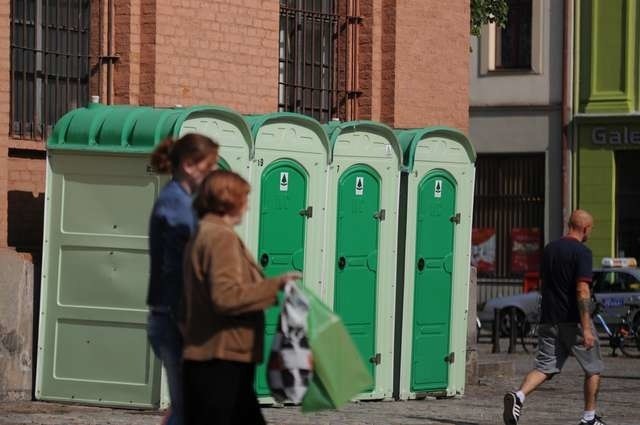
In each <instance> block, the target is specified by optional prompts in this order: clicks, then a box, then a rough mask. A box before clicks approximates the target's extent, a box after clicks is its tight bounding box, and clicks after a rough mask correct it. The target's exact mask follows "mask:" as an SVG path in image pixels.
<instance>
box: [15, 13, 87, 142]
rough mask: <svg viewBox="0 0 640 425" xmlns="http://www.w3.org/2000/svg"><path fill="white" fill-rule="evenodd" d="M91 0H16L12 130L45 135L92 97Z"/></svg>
mask: <svg viewBox="0 0 640 425" xmlns="http://www.w3.org/2000/svg"><path fill="white" fill-rule="evenodd" d="M90 6H91V1H90V0H12V1H11V18H10V20H11V128H10V134H11V135H12V136H14V137H18V138H23V139H33V140H38V139H44V138H45V137H47V135H48V134H49V133H50V131H51V129H52V127H53V125H55V123H56V121H57V120H58V119H59V118H60V117H61V116H62V115H63V114H64V113H65V112H67V111H68V110H69V109H73V108H75V107H77V106H81V105H84V104H86V103H87V102H88V100H89V77H90V69H89V68H90V66H89V60H90V58H89V41H90V35H89V32H90V31H89V29H90V16H91V11H90Z"/></svg>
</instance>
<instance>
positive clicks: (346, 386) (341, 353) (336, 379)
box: [302, 290, 373, 412]
mask: <svg viewBox="0 0 640 425" xmlns="http://www.w3.org/2000/svg"><path fill="white" fill-rule="evenodd" d="M303 291H304V294H305V295H306V297H307V299H308V300H309V316H308V329H309V330H308V336H309V345H310V346H311V352H312V353H313V379H312V381H311V383H310V385H309V389H308V390H307V393H306V395H305V397H304V399H303V400H302V411H303V412H313V411H317V410H324V409H336V408H338V407H340V406H342V405H343V404H345V403H347V402H348V401H349V400H351V399H352V398H353V397H354V396H356V395H357V394H359V393H360V392H362V391H363V390H365V389H366V388H368V387H370V386H371V385H372V383H373V379H372V378H371V375H370V374H369V371H367V369H366V367H365V365H364V364H363V363H362V357H361V356H360V353H358V349H357V348H356V346H355V344H354V343H353V341H352V339H351V336H350V335H349V333H348V332H347V329H346V328H345V327H344V325H343V323H342V320H341V319H340V317H339V316H338V315H336V314H335V313H333V312H332V311H331V310H329V309H328V308H327V307H326V306H325V305H324V304H323V303H322V301H320V300H319V299H318V298H317V297H316V296H314V295H313V294H312V293H310V292H309V291H307V290H303Z"/></svg>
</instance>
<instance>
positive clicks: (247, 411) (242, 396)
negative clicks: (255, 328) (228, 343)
mask: <svg viewBox="0 0 640 425" xmlns="http://www.w3.org/2000/svg"><path fill="white" fill-rule="evenodd" d="M255 371H256V365H255V364H254V363H240V362H233V361H228V360H218V359H213V360H208V361H203V362H198V361H192V360H185V361H184V364H183V380H184V381H183V382H184V414H185V425H264V424H266V422H265V420H264V417H263V416H262V412H261V411H260V405H259V404H258V399H257V397H256V393H255V390H254V389H253V379H254V376H255Z"/></svg>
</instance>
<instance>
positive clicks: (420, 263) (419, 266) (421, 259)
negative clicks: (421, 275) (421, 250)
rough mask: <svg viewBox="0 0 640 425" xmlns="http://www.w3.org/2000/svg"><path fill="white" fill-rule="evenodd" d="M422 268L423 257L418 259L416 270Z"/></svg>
mask: <svg viewBox="0 0 640 425" xmlns="http://www.w3.org/2000/svg"><path fill="white" fill-rule="evenodd" d="M422 270H424V258H420V259H419V260H418V271H422Z"/></svg>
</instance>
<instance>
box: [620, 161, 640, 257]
mask: <svg viewBox="0 0 640 425" xmlns="http://www.w3.org/2000/svg"><path fill="white" fill-rule="evenodd" d="M615 158H616V214H617V217H616V218H617V219H616V230H617V232H616V233H617V238H616V242H617V247H618V249H617V256H618V257H634V258H636V259H638V260H640V214H638V205H640V185H638V164H640V151H618V152H616V156H615Z"/></svg>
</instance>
